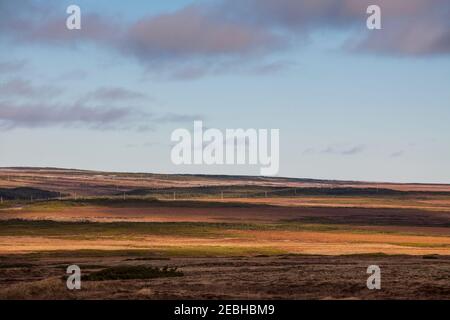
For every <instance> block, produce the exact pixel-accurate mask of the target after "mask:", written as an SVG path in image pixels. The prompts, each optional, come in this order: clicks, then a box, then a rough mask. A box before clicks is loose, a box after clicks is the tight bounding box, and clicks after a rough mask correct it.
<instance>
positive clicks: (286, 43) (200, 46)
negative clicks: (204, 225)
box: [0, 0, 450, 79]
mask: <svg viewBox="0 0 450 320" xmlns="http://www.w3.org/2000/svg"><path fill="white" fill-rule="evenodd" d="M24 2H25V3H26V4H27V5H23V4H17V5H14V4H12V2H8V4H5V3H2V5H1V6H3V7H0V9H2V10H3V13H0V20H2V19H3V21H2V22H0V27H2V28H3V30H2V31H0V34H1V35H3V36H4V37H6V38H9V39H10V40H12V41H15V42H22V43H30V42H31V43H39V44H48V45H58V46H61V45H68V46H74V45H77V44H79V43H84V42H91V43H95V44H96V45H101V46H103V47H106V48H109V49H111V50H114V51H116V52H119V53H121V54H122V55H124V56H127V57H132V58H134V59H136V60H137V61H139V62H140V63H142V64H143V65H144V66H145V67H146V68H147V70H151V71H153V72H156V73H158V72H162V73H164V72H168V73H169V74H170V75H171V76H172V77H174V78H181V79H194V78H198V77H201V76H204V75H207V74H211V73H221V72H226V71H227V68H223V67H222V66H224V65H245V64H249V63H250V62H251V61H252V60H253V61H254V60H255V59H252V58H254V57H255V56H257V57H258V58H259V59H257V60H258V61H263V60H264V59H266V58H267V57H270V56H271V55H272V54H274V53H276V52H278V51H280V50H284V49H286V48H290V47H291V46H292V45H293V44H299V43H305V40H307V39H309V38H310V36H311V35H312V34H313V33H314V32H318V31H321V30H330V29H331V30H335V31H345V32H348V31H350V33H349V34H351V37H349V38H348V39H347V41H346V43H345V45H344V48H343V49H346V50H350V51H353V52H360V53H376V54H379V53H381V54H386V55H397V56H398V55H403V56H428V55H437V54H440V55H448V54H450V2H449V1H448V0H434V1H429V0H395V1H392V0H219V1H215V2H211V3H209V4H204V3H203V4H197V5H189V6H186V7H184V8H181V9H178V10H175V11H173V12H171V13H166V14H158V15H154V16H143V17H141V18H139V19H137V20H135V21H128V22H122V23H119V22H118V20H117V19H110V18H108V17H106V16H102V15H100V14H95V13H89V12H86V13H84V14H83V29H82V30H80V31H76V32H72V31H69V30H67V29H66V28H65V27H64V26H65V20H64V19H65V16H62V17H61V15H60V14H56V13H55V12H54V10H52V7H51V6H50V5H47V7H46V8H43V7H42V3H41V6H40V7H39V9H33V10H34V11H32V12H30V9H28V10H27V8H36V7H37V2H35V1H32V0H26V1H24ZM372 4H377V5H379V6H380V7H381V9H382V19H383V29H382V30H377V31H369V30H367V28H366V23H365V22H366V18H367V14H366V9H367V7H368V6H369V5H372ZM0 11H1V10H0ZM12 12H19V13H20V14H16V15H14V14H12ZM33 16H34V17H37V18H33ZM0 29H1V28H0ZM272 63H273V62H272ZM266 64H267V61H266ZM275 64H276V62H275ZM255 68H256V69H257V68H258V66H256V67H255ZM248 69H251V68H248ZM260 69H261V70H263V73H270V72H271V71H272V70H275V71H276V70H277V68H267V67H266V68H264V66H261V67H260ZM0 70H1V67H0ZM167 70H169V71H167Z"/></svg>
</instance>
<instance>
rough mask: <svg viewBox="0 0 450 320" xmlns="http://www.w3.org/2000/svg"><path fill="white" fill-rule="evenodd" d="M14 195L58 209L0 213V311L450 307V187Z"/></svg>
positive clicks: (190, 180)
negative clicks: (97, 303) (186, 304)
mask: <svg viewBox="0 0 450 320" xmlns="http://www.w3.org/2000/svg"><path fill="white" fill-rule="evenodd" d="M18 187H20V188H21V187H27V188H37V189H40V190H47V191H54V192H56V193H57V194H58V196H56V197H52V198H51V199H47V198H45V199H44V198H39V193H36V195H34V194H32V195H31V196H30V194H29V193H27V194H26V196H22V198H20V197H19V198H8V199H6V198H5V199H4V200H3V201H2V203H1V204H0V299H216V298H217V299H219V298H220V299H224V298H226V299H247V298H249V299H283V298H284V299H450V186H449V185H426V184H386V183H368V182H350V181H347V182H339V181H320V180H304V179H303V180H302V179H283V178H257V177H224V176H188V175H155V174H125V173H102V172H89V171H77V170H60V169H33V168H28V169H23V168H22V169H20V168H3V169H0V189H7V190H10V189H12V188H18ZM0 192H1V190H0ZM27 192H28V191H27ZM29 192H35V191H29ZM59 193H61V194H59ZM0 194H1V193H0ZM5 195H6V194H5ZM5 197H6V196H5ZM28 198H29V199H28ZM72 264H77V265H79V266H80V267H81V269H82V274H83V276H86V277H87V278H86V279H87V280H85V281H83V282H82V289H81V290H79V291H69V290H68V289H67V288H66V286H65V282H64V280H63V277H64V276H65V275H66V273H65V271H66V270H65V269H66V268H67V266H69V265H72ZM373 264H375V265H379V266H380V267H381V269H382V289H381V290H375V291H373V290H368V289H367V287H366V280H367V277H368V275H367V273H366V269H367V267H368V266H369V265H373ZM141 266H147V267H150V266H151V267H159V268H162V267H164V266H169V267H177V268H178V269H179V270H180V272H181V273H182V275H180V276H177V277H170V276H160V275H159V276H158V277H155V278H152V279H139V277H138V276H135V275H133V270H134V269H133V268H136V267H141ZM111 267H120V268H125V270H130V273H129V275H128V276H127V278H126V279H125V278H124V279H114V280H113V279H110V280H108V279H104V280H102V281H93V280H90V279H91V278H92V279H94V278H95V275H96V272H99V271H102V272H103V273H108V272H111V270H110V269H109V268H111ZM113 270H114V268H113ZM162 274H163V273H162Z"/></svg>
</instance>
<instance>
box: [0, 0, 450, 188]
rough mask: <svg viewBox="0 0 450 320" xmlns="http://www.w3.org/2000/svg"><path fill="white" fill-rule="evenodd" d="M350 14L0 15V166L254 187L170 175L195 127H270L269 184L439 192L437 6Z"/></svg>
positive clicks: (442, 128)
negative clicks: (371, 22) (421, 186)
mask: <svg viewBox="0 0 450 320" xmlns="http://www.w3.org/2000/svg"><path fill="white" fill-rule="evenodd" d="M364 2H365V0H362V1H359V2H358V4H356V5H355V1H351V0H342V1H338V0H319V1H316V2H313V1H312V0H297V1H293V0H279V1H273V0H261V1H260V2H258V3H259V5H258V6H257V7H256V6H255V1H254V0H243V1H240V2H237V1H235V0H223V1H185V0H184V1H181V0H180V1H133V2H132V4H131V3H130V2H125V1H95V2H94V1H87V0H86V1H58V2H56V1H31V0H23V1H18V2H13V1H11V2H9V3H8V4H5V3H3V2H2V4H0V9H1V10H0V20H1V21H2V22H1V23H0V49H1V50H0V166H52V167H66V168H82V169H98V170H108V171H145V172H161V173H213V174H250V175H253V174H255V175H257V174H258V173H259V167H258V166H212V167H210V166H181V167H179V166H175V165H173V164H172V163H171V161H170V150H171V146H172V143H171V141H170V134H171V132H172V131H173V130H175V129H177V128H188V129H191V130H192V127H193V121H194V120H196V119H198V120H203V122H204V124H205V126H208V127H216V128H219V129H225V128H240V127H241V128H267V129H270V128H279V129H280V139H281V141H280V142H281V150H280V160H281V163H280V172H279V175H280V176H289V177H305V178H326V179H351V180H367V181H369V180H370V181H398V182H442V183H450V168H449V166H448V164H449V163H450V148H449V147H450V143H449V142H450V129H449V128H450V127H449V120H450V90H449V84H450V59H449V57H450V23H449V21H450V5H449V4H448V3H447V1H441V0H436V1H435V2H433V5H428V4H427V2H426V1H424V0H423V1H422V0H413V1H406V0H399V1H398V2H397V7H396V6H392V5H389V4H388V3H389V2H387V1H386V0H380V1H372V2H374V3H377V2H379V4H380V7H381V8H382V19H383V20H382V21H383V30H381V31H380V30H376V31H368V30H367V28H366V24H365V20H366V18H367V15H366V13H365V10H364V5H365V4H364ZM293 3H294V4H293ZM70 4H77V5H79V6H80V8H81V11H82V30H80V31H74V32H78V33H76V34H75V35H74V34H69V33H68V32H72V31H67V30H66V29H65V19H66V17H67V15H66V13H65V8H66V7H67V6H68V5H70ZM312 4H317V5H314V6H313V5H312ZM436 6H440V8H439V10H437V9H436V8H437V7H436ZM311 8H313V9H311ZM265 9H267V10H265ZM2 14H3V15H2ZM416 24H418V26H417V25H416ZM198 25H200V27H198ZM59 28H60V29H59ZM427 28H428V29H427ZM420 30H422V31H423V30H425V31H427V32H425V31H424V32H420Z"/></svg>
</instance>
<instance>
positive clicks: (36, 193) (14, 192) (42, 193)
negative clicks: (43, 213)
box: [0, 187, 59, 200]
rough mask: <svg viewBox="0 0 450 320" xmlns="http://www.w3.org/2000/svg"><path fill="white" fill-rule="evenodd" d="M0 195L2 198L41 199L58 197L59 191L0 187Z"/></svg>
mask: <svg viewBox="0 0 450 320" xmlns="http://www.w3.org/2000/svg"><path fill="white" fill-rule="evenodd" d="M0 197H1V198H2V199H3V200H43V199H51V198H57V197H59V192H52V191H47V190H41V189H36V188H27V187H21V188H13V189H2V188H0Z"/></svg>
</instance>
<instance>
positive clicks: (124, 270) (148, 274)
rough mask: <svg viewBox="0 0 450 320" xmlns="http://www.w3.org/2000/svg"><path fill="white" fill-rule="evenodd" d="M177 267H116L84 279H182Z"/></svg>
mask: <svg viewBox="0 0 450 320" xmlns="http://www.w3.org/2000/svg"><path fill="white" fill-rule="evenodd" d="M181 276H183V273H182V272H181V271H178V268H177V267H167V266H166V267H162V268H158V267H150V266H143V265H142V266H116V267H110V268H106V269H103V270H99V271H95V272H92V273H90V274H88V275H87V276H84V277H83V280H86V281H105V280H132V279H154V278H168V277H181Z"/></svg>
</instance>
